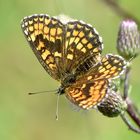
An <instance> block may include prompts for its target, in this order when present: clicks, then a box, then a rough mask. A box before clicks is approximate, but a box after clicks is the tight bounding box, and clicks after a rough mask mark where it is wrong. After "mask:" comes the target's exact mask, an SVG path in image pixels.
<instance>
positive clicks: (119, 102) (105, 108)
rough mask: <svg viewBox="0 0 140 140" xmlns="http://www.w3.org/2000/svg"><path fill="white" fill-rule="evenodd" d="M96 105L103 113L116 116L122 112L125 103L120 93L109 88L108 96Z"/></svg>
mask: <svg viewBox="0 0 140 140" xmlns="http://www.w3.org/2000/svg"><path fill="white" fill-rule="evenodd" d="M97 107H98V110H99V111H100V112H101V113H102V114H103V115H105V116H108V117H117V116H118V115H120V114H122V113H124V111H125V110H126V108H127V104H126V102H125V101H124V100H123V99H122V97H121V95H120V94H118V93H116V92H115V91H113V90H109V92H108V96H107V97H106V98H105V99H104V100H103V101H102V102H101V103H100V104H99V105H98V106H97Z"/></svg>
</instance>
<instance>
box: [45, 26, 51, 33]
mask: <svg viewBox="0 0 140 140" xmlns="http://www.w3.org/2000/svg"><path fill="white" fill-rule="evenodd" d="M49 30H50V29H49V28H48V27H47V26H45V27H44V33H45V34H48V33H49Z"/></svg>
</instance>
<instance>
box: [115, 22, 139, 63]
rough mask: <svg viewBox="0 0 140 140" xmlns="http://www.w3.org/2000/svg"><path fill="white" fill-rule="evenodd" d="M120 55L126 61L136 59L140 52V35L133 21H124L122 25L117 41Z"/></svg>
mask: <svg viewBox="0 0 140 140" xmlns="http://www.w3.org/2000/svg"><path fill="white" fill-rule="evenodd" d="M117 50H118V53H119V54H120V55H121V56H123V57H124V58H125V59H126V60H131V59H133V58H135V57H136V56H137V55H138V54H139V51H140V33H139V31H138V27H137V24H136V23H135V21H133V20H124V21H122V22H121V24H120V29H119V33H118V40H117Z"/></svg>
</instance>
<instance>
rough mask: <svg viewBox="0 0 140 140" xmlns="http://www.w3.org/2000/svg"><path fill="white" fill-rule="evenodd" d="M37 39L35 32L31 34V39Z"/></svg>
mask: <svg viewBox="0 0 140 140" xmlns="http://www.w3.org/2000/svg"><path fill="white" fill-rule="evenodd" d="M35 39H36V37H35V35H34V33H33V34H31V40H32V41H33V42H34V41H35Z"/></svg>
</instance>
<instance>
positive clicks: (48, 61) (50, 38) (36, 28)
mask: <svg viewBox="0 0 140 140" xmlns="http://www.w3.org/2000/svg"><path fill="white" fill-rule="evenodd" d="M22 29H23V32H24V34H25V36H26V38H27V40H28V42H29V44H30V46H31V48H32V50H33V51H34V53H35V55H36V56H37V58H38V60H39V61H40V63H41V64H42V66H43V67H44V68H45V70H46V71H47V72H48V73H49V74H50V75H51V76H52V77H53V78H55V79H57V80H59V79H60V77H61V75H60V74H61V70H62V64H63V60H62V56H63V54H62V52H63V51H62V49H63V48H62V46H63V45H62V44H63V38H64V35H63V33H64V31H63V30H64V25H63V24H62V23H61V22H60V21H59V20H57V19H55V18H52V17H49V16H48V15H33V16H30V17H25V18H24V19H23V21H22Z"/></svg>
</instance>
